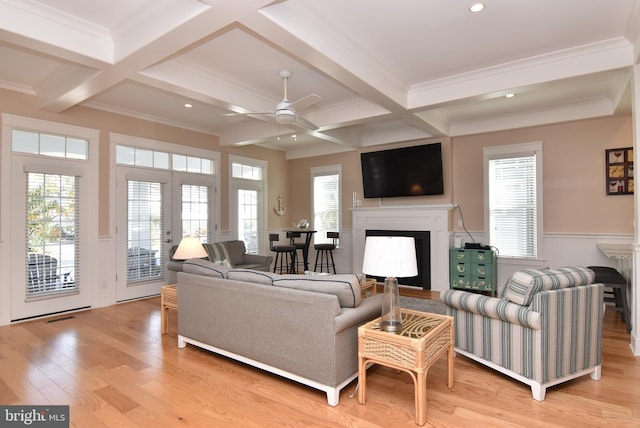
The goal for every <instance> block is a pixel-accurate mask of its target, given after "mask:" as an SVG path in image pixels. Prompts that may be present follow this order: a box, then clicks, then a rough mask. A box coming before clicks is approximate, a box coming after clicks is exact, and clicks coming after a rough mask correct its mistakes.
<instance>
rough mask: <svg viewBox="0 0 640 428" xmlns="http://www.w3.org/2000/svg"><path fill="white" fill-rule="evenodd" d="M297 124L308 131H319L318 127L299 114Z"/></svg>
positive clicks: (296, 119)
mask: <svg viewBox="0 0 640 428" xmlns="http://www.w3.org/2000/svg"><path fill="white" fill-rule="evenodd" d="M295 123H296V124H297V125H299V126H302V127H303V128H306V129H308V130H309V131H315V130H316V129H318V127H317V126H316V125H314V124H313V123H311V122H309V121H308V120H307V119H305V118H304V117H302V116H300V115H299V114H296V116H295Z"/></svg>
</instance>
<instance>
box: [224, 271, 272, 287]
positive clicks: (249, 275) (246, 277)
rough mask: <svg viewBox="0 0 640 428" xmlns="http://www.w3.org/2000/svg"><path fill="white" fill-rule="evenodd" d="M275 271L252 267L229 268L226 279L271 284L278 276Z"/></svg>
mask: <svg viewBox="0 0 640 428" xmlns="http://www.w3.org/2000/svg"><path fill="white" fill-rule="evenodd" d="M279 276H280V275H278V274H277V273H271V272H263V271H258V270H252V269H238V268H236V269H231V270H230V271H229V272H227V279H233V280H234V281H246V282H253V283H257V284H264V285H273V280H274V278H276V277H279Z"/></svg>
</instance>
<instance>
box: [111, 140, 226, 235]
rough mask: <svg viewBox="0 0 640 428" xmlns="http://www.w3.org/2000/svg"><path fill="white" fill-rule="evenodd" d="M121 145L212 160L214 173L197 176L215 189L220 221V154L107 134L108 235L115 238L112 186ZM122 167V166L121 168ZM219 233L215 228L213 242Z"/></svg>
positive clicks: (114, 206) (113, 186)
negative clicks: (206, 180) (117, 150)
mask: <svg viewBox="0 0 640 428" xmlns="http://www.w3.org/2000/svg"><path fill="white" fill-rule="evenodd" d="M118 145H121V146H128V147H140V148H143V149H149V150H159V151H164V152H167V153H169V156H171V154H173V153H176V154H181V155H188V156H198V157H202V158H207V159H212V160H213V161H214V162H215V165H214V168H215V173H214V174H213V175H208V174H206V175H205V174H199V175H201V176H202V177H207V179H210V180H211V182H210V183H209V185H211V186H213V187H214V189H215V192H214V197H215V207H214V209H215V222H216V225H217V223H218V222H219V221H220V192H219V191H217V189H219V188H220V157H221V155H220V152H215V151H212V150H206V149H199V148H196V147H189V146H183V145H178V144H173V143H167V142H164V141H158V140H151V139H148V138H142V137H134V136H132V135H126V134H118V133H115V132H111V133H109V146H110V147H109V156H110V159H109V164H110V171H109V183H110V186H109V215H110V218H111V219H112V221H110V222H109V223H110V225H109V228H110V231H109V234H110V236H112V237H115V236H116V233H115V228H116V225H115V219H116V218H117V216H116V214H117V213H116V197H117V196H116V186H115V185H114V183H115V182H116V167H117V166H118V165H116V146H118ZM123 167H124V166H123ZM126 167H127V168H138V169H140V170H145V169H146V170H149V169H152V168H146V167H140V166H135V165H127V166H126ZM162 171H167V170H162ZM173 174H188V173H185V172H181V171H177V172H173ZM219 233H220V231H219V230H218V228H217V227H216V230H215V231H214V235H213V236H214V238H213V239H214V240H217V239H218V238H219Z"/></svg>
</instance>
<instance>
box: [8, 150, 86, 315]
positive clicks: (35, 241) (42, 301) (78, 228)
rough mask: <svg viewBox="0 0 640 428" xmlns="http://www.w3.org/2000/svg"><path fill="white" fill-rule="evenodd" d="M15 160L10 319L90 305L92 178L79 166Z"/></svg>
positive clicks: (52, 161) (12, 187)
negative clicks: (85, 200) (89, 248)
mask: <svg viewBox="0 0 640 428" xmlns="http://www.w3.org/2000/svg"><path fill="white" fill-rule="evenodd" d="M12 161H13V164H12V166H13V168H12V186H11V202H12V217H11V229H12V231H13V233H12V238H11V248H12V251H13V254H12V260H13V262H12V265H11V288H12V289H11V320H12V321H19V320H23V319H28V318H32V317H37V316H42V315H49V314H55V313H60V312H65V311H71V310H76V309H83V308H88V307H89V306H90V305H91V288H90V286H89V284H90V283H91V282H90V281H89V280H88V278H89V276H90V266H89V264H90V261H91V260H90V256H88V255H87V254H88V252H87V251H84V255H83V252H82V251H81V249H85V248H86V249H88V247H89V244H88V242H89V241H88V239H89V238H88V230H89V227H87V226H88V225H87V223H85V222H84V221H82V219H83V218H86V217H85V216H87V217H88V211H87V210H86V209H87V207H86V202H85V205H83V203H82V202H81V201H82V200H84V199H85V198H86V199H87V200H88V199H89V194H90V186H89V178H88V177H87V175H86V174H85V171H83V167H82V165H81V164H80V167H78V168H76V167H75V166H70V163H69V162H65V161H56V160H47V162H46V166H45V164H44V163H40V162H37V161H36V162H33V158H31V159H30V158H29V157H26V156H20V155H15V154H14V155H13V159H12ZM71 164H73V163H71ZM83 212H85V213H87V214H85V215H83V214H82V213H83Z"/></svg>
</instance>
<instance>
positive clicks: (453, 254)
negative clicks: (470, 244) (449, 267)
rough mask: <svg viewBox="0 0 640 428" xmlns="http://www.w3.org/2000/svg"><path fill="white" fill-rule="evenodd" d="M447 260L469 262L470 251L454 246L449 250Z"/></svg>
mask: <svg viewBox="0 0 640 428" xmlns="http://www.w3.org/2000/svg"><path fill="white" fill-rule="evenodd" d="M449 260H451V263H469V262H471V253H469V252H468V251H465V250H462V249H455V248H454V249H452V250H451V251H450V252H449Z"/></svg>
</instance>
